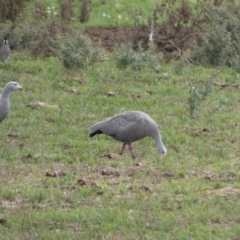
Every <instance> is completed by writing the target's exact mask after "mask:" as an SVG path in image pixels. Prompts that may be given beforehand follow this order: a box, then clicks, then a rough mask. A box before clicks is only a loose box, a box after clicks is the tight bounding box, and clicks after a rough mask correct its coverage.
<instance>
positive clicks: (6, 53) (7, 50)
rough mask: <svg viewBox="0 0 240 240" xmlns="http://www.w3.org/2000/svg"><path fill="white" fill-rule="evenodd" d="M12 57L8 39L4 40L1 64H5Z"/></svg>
mask: <svg viewBox="0 0 240 240" xmlns="http://www.w3.org/2000/svg"><path fill="white" fill-rule="evenodd" d="M10 55H11V50H10V48H9V46H8V40H7V38H4V39H3V45H2V47H1V49H0V60H1V62H3V63H5V62H7V60H8V58H9V57H10Z"/></svg>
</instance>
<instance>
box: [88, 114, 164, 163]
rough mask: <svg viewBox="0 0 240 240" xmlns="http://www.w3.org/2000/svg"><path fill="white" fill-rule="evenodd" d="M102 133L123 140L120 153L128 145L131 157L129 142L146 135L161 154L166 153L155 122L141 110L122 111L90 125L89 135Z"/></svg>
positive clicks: (132, 153) (131, 150)
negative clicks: (154, 143)
mask: <svg viewBox="0 0 240 240" xmlns="http://www.w3.org/2000/svg"><path fill="white" fill-rule="evenodd" d="M102 133H104V134H106V135H109V136H111V137H113V138H114V139H116V140H118V141H120V142H123V145H122V148H121V151H120V153H119V154H120V155H122V154H123V151H124V148H125V146H126V145H128V148H129V150H130V152H131V155H132V157H133V158H135V155H134V151H133V147H132V145H131V143H132V142H135V141H137V140H139V139H142V138H145V137H147V136H149V137H152V138H153V139H154V140H155V142H156V144H157V149H158V152H159V153H160V154H161V155H165V154H166V153H167V150H166V148H165V146H164V144H163V142H162V138H161V135H160V132H159V129H158V126H157V124H156V122H155V121H154V120H153V119H152V118H151V117H150V116H149V115H147V114H146V113H144V112H141V111H128V112H123V113H120V114H117V115H114V116H113V117H109V118H106V119H103V120H102V121H100V122H98V123H96V124H94V125H93V126H91V127H90V137H93V136H95V135H96V134H102Z"/></svg>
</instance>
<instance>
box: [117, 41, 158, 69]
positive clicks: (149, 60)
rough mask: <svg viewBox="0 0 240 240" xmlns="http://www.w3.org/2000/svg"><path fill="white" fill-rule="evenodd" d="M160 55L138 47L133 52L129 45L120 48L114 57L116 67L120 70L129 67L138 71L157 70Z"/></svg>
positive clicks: (151, 50)
mask: <svg viewBox="0 0 240 240" xmlns="http://www.w3.org/2000/svg"><path fill="white" fill-rule="evenodd" d="M161 60H162V55H161V54H160V53H156V52H155V51H154V50H153V49H151V48H149V50H144V49H143V48H142V47H141V46H140V45H139V47H138V50H133V49H132V47H131V46H130V45H124V46H122V47H120V48H119V49H118V50H117V52H116V55H115V61H116V65H117V67H118V68H120V69H125V68H127V67H130V68H131V69H133V70H134V71H140V70H143V69H145V68H150V69H155V70H157V69H159V68H160V66H161V65H160V63H161Z"/></svg>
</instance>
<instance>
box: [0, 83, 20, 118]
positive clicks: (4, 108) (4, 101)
mask: <svg viewBox="0 0 240 240" xmlns="http://www.w3.org/2000/svg"><path fill="white" fill-rule="evenodd" d="M21 89H22V87H21V86H20V85H19V84H18V83H17V82H9V83H7V84H6V85H5V87H4V89H3V93H2V96H0V122H2V121H3V120H4V118H5V117H6V116H7V115H8V112H9V109H10V103H9V95H10V93H11V92H13V91H17V90H21Z"/></svg>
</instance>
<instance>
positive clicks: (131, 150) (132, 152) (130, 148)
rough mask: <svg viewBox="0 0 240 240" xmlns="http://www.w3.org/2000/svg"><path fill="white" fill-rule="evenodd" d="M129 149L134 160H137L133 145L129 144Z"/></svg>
mask: <svg viewBox="0 0 240 240" xmlns="http://www.w3.org/2000/svg"><path fill="white" fill-rule="evenodd" d="M128 148H129V151H130V152H131V155H132V158H135V155H134V151H133V147H132V145H131V143H130V144H128Z"/></svg>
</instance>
